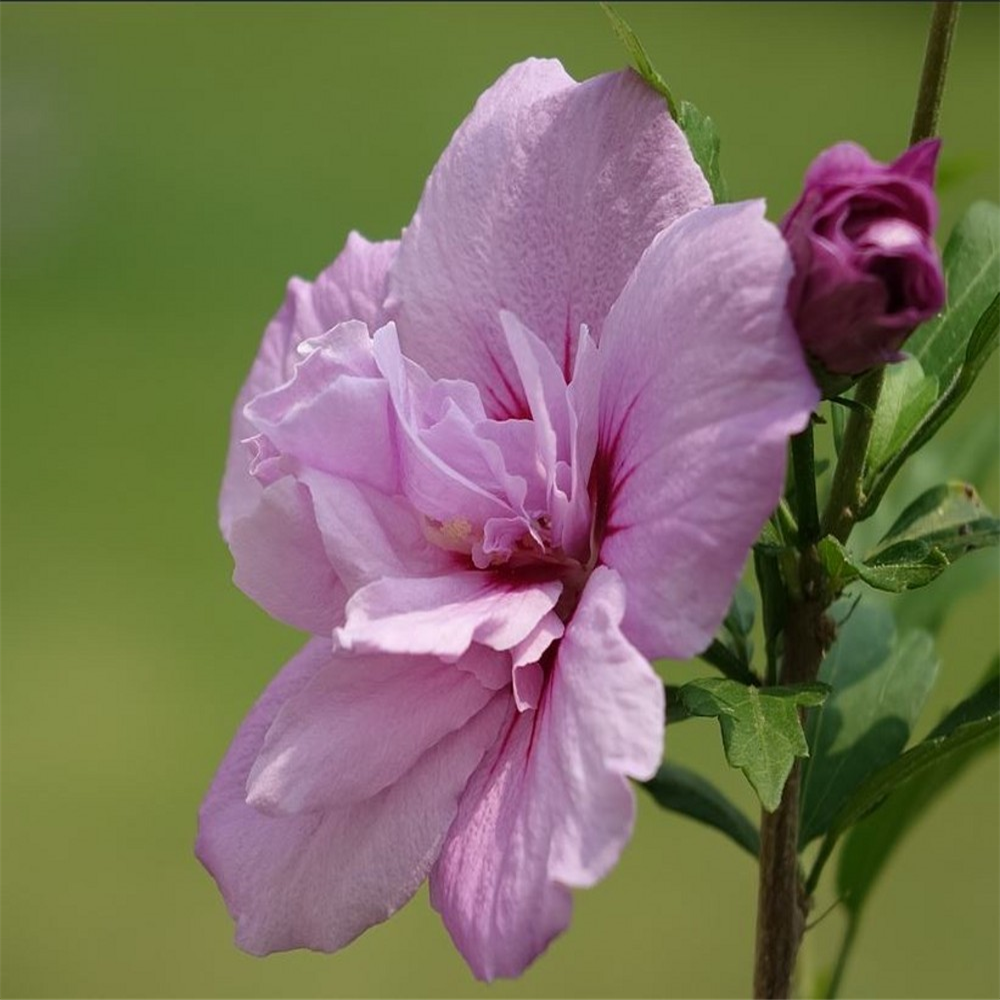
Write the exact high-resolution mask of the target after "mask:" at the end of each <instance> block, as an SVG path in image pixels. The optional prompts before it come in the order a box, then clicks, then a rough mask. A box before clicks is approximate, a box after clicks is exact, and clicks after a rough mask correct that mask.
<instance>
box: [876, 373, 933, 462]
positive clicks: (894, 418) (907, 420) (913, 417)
mask: <svg viewBox="0 0 1000 1000" xmlns="http://www.w3.org/2000/svg"><path fill="white" fill-rule="evenodd" d="M937 397H938V380H937V379H936V378H935V377H934V376H933V375H925V374H924V370H923V368H922V367H921V366H920V361H919V360H918V359H917V358H907V359H906V361H904V362H902V363H901V364H896V365H889V366H888V367H887V368H886V370H885V381H884V382H883V384H882V395H881V396H880V397H879V401H878V407H877V408H876V410H875V417H874V420H873V422H872V435H871V439H870V442H869V445H868V459H867V461H868V462H869V463H870V464H872V465H875V466H879V467H881V466H884V465H885V464H886V463H887V462H888V461H889V459H890V458H892V457H893V455H894V454H895V453H896V451H898V449H899V448H900V446H901V445H902V443H903V442H904V441H905V440H906V438H907V437H908V436H909V435H910V434H912V432H913V430H914V428H915V427H916V426H917V425H918V424H919V423H920V420H921V419H922V418H923V416H924V414H925V413H926V412H927V411H928V410H929V409H930V408H931V406H933V404H934V402H935V400H936V399H937Z"/></svg>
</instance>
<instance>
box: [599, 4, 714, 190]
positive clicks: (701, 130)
mask: <svg viewBox="0 0 1000 1000" xmlns="http://www.w3.org/2000/svg"><path fill="white" fill-rule="evenodd" d="M601 8H602V9H603V11H604V13H605V14H607V15H608V19H609V20H610V21H611V26H612V27H613V28H614V30H615V34H616V35H617V36H618V38H619V39H620V40H621V42H622V44H623V45H624V46H625V48H626V49H627V50H628V54H629V55H630V56H631V58H632V63H633V65H634V66H635V68H636V72H638V74H639V75H640V76H641V77H642V78H643V79H644V80H645V81H646V83H648V84H649V85H650V86H651V87H652V88H653V89H654V90H655V91H657V93H659V94H662V95H663V97H664V98H665V99H666V102H667V109H668V110H669V112H670V117H671V118H673V119H674V121H675V122H677V124H678V125H679V126H680V128H681V131H683V132H684V134H685V136H687V140H688V144H689V145H690V146H691V153H692V155H693V156H694V159H695V162H696V163H697V164H698V166H699V167H701V171H702V173H703V174H704V175H705V180H707V181H708V186H709V187H710V188H711V189H712V197H713V198H714V200H715V202H716V203H720V202H723V201H726V200H727V193H726V182H725V180H724V179H723V176H722V169H721V167H720V166H719V134H718V132H717V131H716V129H715V123H714V122H713V121H712V119H711V118H709V117H708V116H707V115H703V114H702V113H701V112H700V111H699V110H698V109H697V108H696V107H695V106H694V105H693V104H691V102H690V101H681V102H680V103H678V102H677V101H675V100H674V95H673V93H672V92H671V90H670V88H669V87H668V86H667V81H666V80H664V79H663V77H662V76H661V75H660V74H659V73H658V72H657V70H656V67H655V66H653V63H652V62H651V60H650V58H649V56H648V55H647V54H646V49H645V47H644V46H643V44H642V42H640V41H639V36H638V35H636V33H635V32H634V31H633V30H632V27H631V25H630V24H629V23H628V21H626V20H625V18H624V17H622V16H621V14H619V13H618V11H617V10H615V8H614V7H612V6H611V4H609V3H603V2H602V3H601Z"/></svg>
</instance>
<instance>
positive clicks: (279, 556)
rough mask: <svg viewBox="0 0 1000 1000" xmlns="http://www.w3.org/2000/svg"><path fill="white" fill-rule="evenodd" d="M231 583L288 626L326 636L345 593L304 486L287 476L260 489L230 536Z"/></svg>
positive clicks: (335, 621) (340, 611)
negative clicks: (258, 496) (231, 555)
mask: <svg viewBox="0 0 1000 1000" xmlns="http://www.w3.org/2000/svg"><path fill="white" fill-rule="evenodd" d="M229 547H230V549H231V550H232V553H233V560H234V562H235V568H234V571H233V582H234V583H235V584H236V586H237V587H239V588H240V590H242V591H243V593H244V594H246V595H247V596H248V597H250V598H252V599H253V600H255V601H256V602H257V603H258V604H259V605H260V606H261V607H262V608H263V609H264V610H265V611H267V613H268V614H271V615H273V616H274V617H275V618H277V619H278V620H279V621H283V622H285V623H286V624H288V625H291V626H292V628H298V629H302V630H303V631H306V632H311V633H312V634H313V635H330V634H331V633H332V631H333V628H334V626H335V625H339V624H340V623H341V622H342V621H343V618H344V603H345V602H346V601H347V592H346V590H345V589H344V587H343V585H342V583H341V582H340V580H339V579H338V578H337V574H336V573H335V571H334V567H333V566H332V564H331V562H330V560H329V559H328V558H327V555H326V553H325V552H324V550H323V540H322V537H321V536H320V531H319V528H318V527H317V525H316V518H315V515H314V513H313V505H312V501H311V499H310V496H309V492H308V490H306V488H305V487H304V486H301V485H300V484H298V483H296V482H295V481H294V480H293V479H291V478H289V477H285V478H283V479H279V480H278V481H277V482H275V483H272V484H271V485H270V486H268V487H267V488H266V489H264V490H262V491H261V493H260V498H259V499H258V501H257V503H256V505H255V506H254V508H253V510H252V512H251V513H250V514H249V515H248V516H246V517H241V518H239V519H238V520H237V521H236V522H235V523H234V524H233V526H232V528H231V530H230V534H229Z"/></svg>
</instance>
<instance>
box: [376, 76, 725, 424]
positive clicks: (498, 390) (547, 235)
mask: <svg viewBox="0 0 1000 1000" xmlns="http://www.w3.org/2000/svg"><path fill="white" fill-rule="evenodd" d="M710 203H711V194H710V192H709V188H708V185H707V183H706V182H705V179H704V177H703V175H702V173H701V171H700V169H699V168H698V166H697V165H696V164H695V162H694V159H693V158H692V156H691V151H690V149H689V147H688V144H687V140H686V139H685V138H684V136H683V134H682V133H681V131H680V129H679V128H678V127H677V125H676V124H675V123H674V122H673V120H672V119H671V118H670V115H669V114H668V113H667V109H666V106H665V105H664V102H663V98H662V96H661V95H659V94H657V93H656V92H655V91H654V90H653V89H652V88H650V87H648V86H647V85H646V84H645V83H644V82H643V81H642V80H641V79H640V78H639V77H638V76H637V75H636V74H635V73H633V72H631V71H626V72H622V73H614V74H608V75H605V76H599V77H595V78H594V79H592V80H588V81H586V82H585V83H580V84H578V83H576V82H575V81H574V80H573V79H572V78H571V77H569V76H568V75H567V74H566V72H565V71H564V70H563V68H562V66H561V65H560V64H559V63H558V62H557V61H555V60H537V59H532V60H528V61H527V62H524V63H520V64H519V65H517V66H514V67H512V68H511V69H509V70H508V71H507V72H506V73H505V74H504V75H503V76H502V77H501V78H500V79H499V80H498V81H497V82H496V83H495V84H494V85H493V86H492V87H491V88H490V89H489V90H488V91H486V93H484V94H483V95H482V96H481V97H480V99H479V101H478V102H477V104H476V106H475V108H474V109H473V111H472V113H471V114H470V115H469V117H468V118H467V119H466V120H465V122H464V123H463V124H462V126H461V127H460V128H459V129H458V131H457V132H456V133H455V136H454V138H453V139H452V141H451V143H450V144H449V146H448V148H447V150H446V151H445V153H444V155H443V156H442V157H441V159H440V160H439V162H438V164H437V166H436V167H435V169H434V172H433V173H432V174H431V177H430V179H429V180H428V182H427V186H426V188H425V189H424V193H423V196H422V198H421V201H420V205H419V207H418V209H417V213H416V215H415V216H414V219H413V221H412V223H411V224H410V226H409V227H408V228H407V230H406V232H405V233H404V235H403V239H402V241H401V243H400V249H399V255H398V257H397V258H396V261H395V262H394V264H393V267H392V270H391V274H390V279H389V283H390V298H389V301H388V302H387V308H388V309H389V311H390V313H391V314H392V315H393V316H394V317H396V318H397V320H398V326H399V331H400V339H401V342H402V345H403V350H404V353H405V354H406V355H407V357H409V358H412V359H413V360H414V361H416V362H418V363H419V364H421V365H422V366H423V367H424V368H426V370H427V371H428V372H429V373H430V374H431V375H433V376H438V377H440V376H452V377H461V378H466V379H469V380H470V381H472V382H475V383H476V384H477V385H478V386H479V387H480V389H481V390H482V391H483V398H484V402H485V404H486V407H487V409H488V410H489V412H490V413H491V414H492V415H493V416H524V415H525V414H526V413H527V407H526V400H525V397H524V394H523V391H522V390H521V388H520V386H519V383H518V379H517V373H516V370H515V366H514V363H513V360H512V358H511V355H510V351H509V349H508V346H507V344H506V341H505V338H504V336H503V331H502V329H501V325H500V311H501V310H502V309H507V310H509V311H511V312H512V313H514V314H516V315H517V317H518V318H519V319H520V320H521V322H522V323H523V324H524V325H525V326H526V327H528V328H529V329H530V330H532V331H533V332H534V333H535V334H536V335H537V336H538V337H539V338H541V340H542V341H543V342H544V343H545V344H546V345H547V346H548V348H549V350H550V351H551V353H552V354H553V356H554V357H555V358H556V359H557V361H558V363H559V365H560V366H561V368H562V371H563V375H564V377H565V378H566V379H567V380H568V379H569V376H570V374H571V372H572V368H573V357H574V353H575V350H576V342H577V340H578V337H579V332H580V327H581V325H582V324H586V325H587V326H588V327H589V328H590V330H591V332H592V334H593V335H594V337H595V338H596V339H598V340H599V338H600V333H601V324H602V322H603V320H604V317H605V316H606V315H607V312H608V309H609V308H610V306H611V304H612V303H613V302H614V301H615V299H616V298H617V297H618V294H619V292H620V291H621V289H622V287H623V285H624V284H625V281H626V280H627V278H628V276H629V274H630V273H631V272H632V270H633V268H634V267H635V265H636V263H637V261H638V260H639V257H640V256H641V254H642V252H643V250H644V249H645V248H646V247H647V246H648V244H649V242H650V240H651V239H652V238H653V236H654V235H655V234H656V233H657V232H659V231H660V230H661V229H663V228H664V227H665V226H667V225H669V224H670V223H671V222H672V221H673V220H674V219H676V218H678V217H680V216H681V215H683V214H685V213H686V212H689V211H691V210H692V209H695V208H700V207H702V206H704V205H707V204H710Z"/></svg>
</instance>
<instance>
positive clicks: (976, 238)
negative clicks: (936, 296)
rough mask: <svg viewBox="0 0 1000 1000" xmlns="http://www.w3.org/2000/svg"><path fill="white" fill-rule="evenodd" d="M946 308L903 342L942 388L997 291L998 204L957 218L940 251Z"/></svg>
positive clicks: (982, 203)
mask: <svg viewBox="0 0 1000 1000" xmlns="http://www.w3.org/2000/svg"><path fill="white" fill-rule="evenodd" d="M943 257H944V272H945V278H946V281H947V284H948V304H947V307H946V309H945V311H944V312H943V313H941V315H939V316H938V317H936V318H935V319H933V320H931V321H930V322H929V323H926V324H924V326H922V327H921V328H920V329H918V330H917V331H916V332H915V333H914V334H913V336H911V337H910V339H909V340H908V341H907V342H906V352H907V353H908V354H911V355H912V356H913V357H915V358H916V359H917V360H918V361H919V362H920V364H921V366H922V367H923V370H924V371H925V372H926V373H927V374H928V375H930V376H933V377H936V378H937V380H938V383H939V384H940V385H941V386H942V388H943V387H944V386H947V385H948V383H949V382H951V380H952V379H953V378H954V377H955V376H956V374H957V373H958V369H959V367H960V366H961V364H962V359H963V358H964V357H965V352H966V345H967V344H968V342H969V335H970V333H971V331H972V329H973V327H974V326H975V325H976V321H977V320H978V319H979V317H980V316H982V314H983V313H984V312H985V311H986V308H987V306H989V304H990V301H991V300H992V299H993V297H994V296H995V295H996V294H997V292H998V291H1000V206H998V205H994V204H992V203H990V202H986V201H979V202H976V203H975V204H973V205H971V206H970V207H969V210H968V211H967V212H966V213H965V215H964V216H962V218H961V219H960V220H959V222H958V224H957V225H956V226H955V228H954V230H953V231H952V234H951V236H950V237H949V239H948V243H947V245H946V246H945V248H944V254H943Z"/></svg>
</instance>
